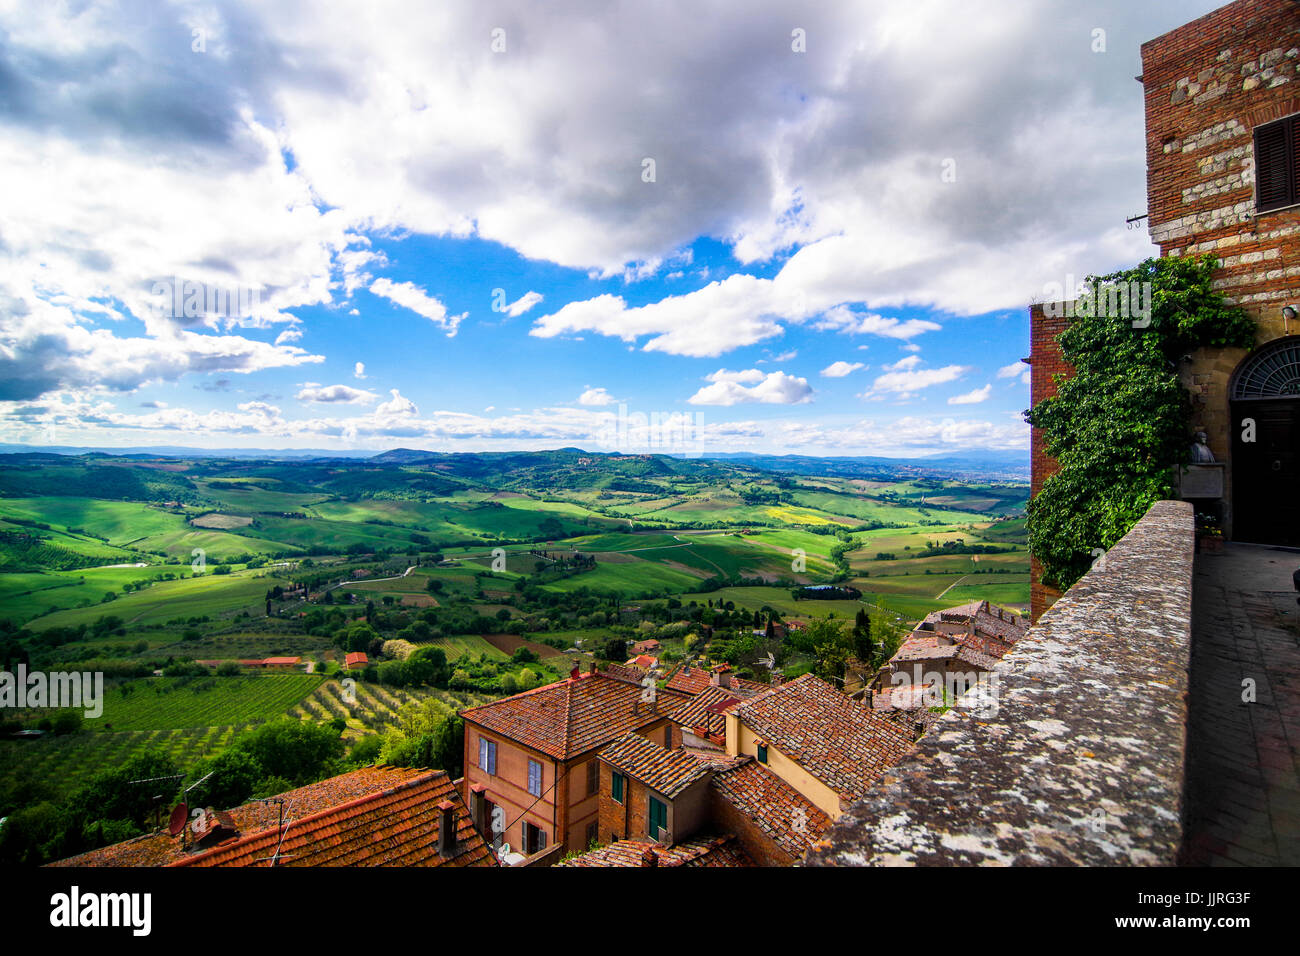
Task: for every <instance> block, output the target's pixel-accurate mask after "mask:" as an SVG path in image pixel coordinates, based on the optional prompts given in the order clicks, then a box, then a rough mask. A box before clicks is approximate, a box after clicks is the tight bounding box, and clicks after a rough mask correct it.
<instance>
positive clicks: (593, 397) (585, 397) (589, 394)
mask: <svg viewBox="0 0 1300 956" xmlns="http://www.w3.org/2000/svg"><path fill="white" fill-rule="evenodd" d="M616 401H618V399H616V398H615V397H614V396H613V395H611V394H609V392H607V391H606V390H605V389H604V388H592V387H591V386H587V389H586V390H585V391H584V392H583V393H582V394H581V395H579V396H578V404H579V405H613V404H614V403H615V402H616Z"/></svg>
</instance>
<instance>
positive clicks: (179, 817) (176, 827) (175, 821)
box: [167, 803, 190, 836]
mask: <svg viewBox="0 0 1300 956" xmlns="http://www.w3.org/2000/svg"><path fill="white" fill-rule="evenodd" d="M189 818H190V808H189V807H188V806H186V805H185V804H184V803H178V804H176V806H174V807H172V815H171V819H170V820H169V821H168V822H167V832H168V833H170V834H171V835H172V836H180V835H181V831H183V830H184V829H185V823H186V821H187V820H189Z"/></svg>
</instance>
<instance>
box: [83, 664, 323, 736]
mask: <svg viewBox="0 0 1300 956" xmlns="http://www.w3.org/2000/svg"><path fill="white" fill-rule="evenodd" d="M321 680H322V678H320V677H316V676H314V675H311V674H256V675H249V676H247V677H208V678H190V677H178V678H172V677H151V678H143V679H140V680H133V681H127V682H126V683H123V684H120V685H118V686H116V687H112V688H106V689H105V693H104V713H103V716H102V717H101V718H99V719H98V720H89V721H87V722H86V725H85V726H86V727H87V728H88V729H91V730H97V729H99V728H100V727H102V728H103V729H105V730H113V731H121V730H173V729H177V730H179V729H185V728H188V727H211V726H217V725H224V724H243V723H249V722H252V721H260V720H269V719H270V718H272V717H279V716H280V715H281V714H283V713H285V711H287V710H288V709H289V708H291V707H293V706H294V705H295V704H297V703H298V702H299V701H301V700H302V699H303V698H304V697H306V696H307V695H308V694H310V693H311V692H312V691H313V690H315V689H316V688H317V686H319V685H320V683H321Z"/></svg>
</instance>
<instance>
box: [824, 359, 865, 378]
mask: <svg viewBox="0 0 1300 956" xmlns="http://www.w3.org/2000/svg"><path fill="white" fill-rule="evenodd" d="M860 368H866V366H865V365H863V364H862V363H861V362H844V361H839V362H832V363H831V364H830V365H827V366H826V367H825V368H824V369H822V371H821V374H822V375H823V376H825V377H826V378H843V377H844V376H846V375H848V374H850V373H851V372H856V371H857V370H858V369H860Z"/></svg>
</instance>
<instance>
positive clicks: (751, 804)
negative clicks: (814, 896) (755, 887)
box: [712, 757, 831, 857]
mask: <svg viewBox="0 0 1300 956" xmlns="http://www.w3.org/2000/svg"><path fill="white" fill-rule="evenodd" d="M712 786H713V788H714V789H715V790H716V791H717V792H718V794H719V796H721V797H722V798H723V799H724V800H726V801H727V802H728V803H730V804H731V805H732V806H733V807H735V808H736V809H737V810H739V811H740V813H741V814H743V815H744V816H746V817H748V818H749V819H750V820H752V821H753V822H754V824H755V826H757V827H758V828H759V829H760V830H762V831H763V833H765V834H766V835H767V836H768V838H769V839H771V840H772V842H773V843H775V844H776V845H777V846H778V847H780V848H781V849H782V850H784V851H786V852H787V853H789V854H790V855H791V856H794V857H800V856H802V855H803V854H804V852H805V851H806V850H807V849H808V848H809V847H810V846H811V845H812V843H813V841H814V840H816V839H817V838H818V837H820V836H821V835H822V833H824V832H825V831H826V829H827V828H828V827H829V826H830V825H831V818H830V817H828V816H827V815H826V814H825V813H823V812H822V811H821V810H819V809H818V808H817V807H816V805H815V804H813V803H811V802H810V801H809V800H808V799H807V798H805V797H804V796H803V795H802V794H801V793H799V791H798V790H796V789H795V788H794V787H792V786H790V785H789V784H788V783H786V782H785V781H784V780H782V779H781V778H780V777H778V776H777V775H776V774H774V773H772V771H770V770H768V769H767V768H766V767H764V766H763V765H762V764H760V763H759V762H758V761H756V760H754V758H753V757H745V758H743V759H741V760H739V761H736V762H734V763H733V764H732V765H731V766H730V767H719V768H718V769H717V770H716V771H715V773H714V774H713V780H712Z"/></svg>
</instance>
